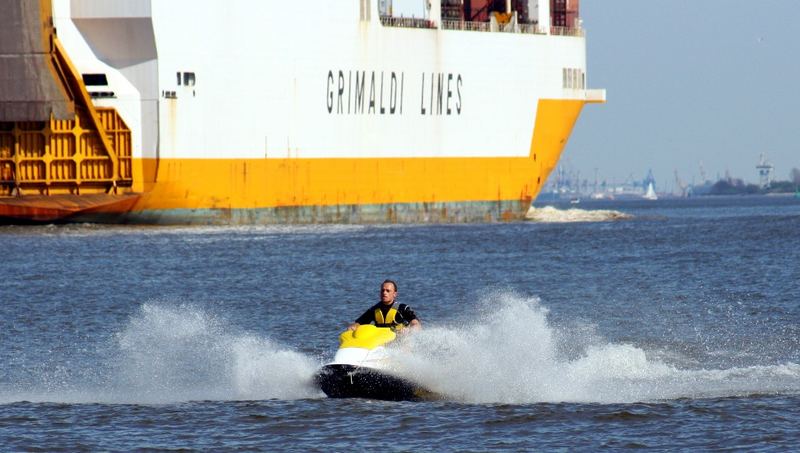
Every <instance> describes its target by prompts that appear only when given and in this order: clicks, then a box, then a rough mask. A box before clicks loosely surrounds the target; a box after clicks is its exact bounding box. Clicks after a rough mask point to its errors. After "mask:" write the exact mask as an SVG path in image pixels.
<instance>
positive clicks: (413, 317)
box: [400, 305, 422, 330]
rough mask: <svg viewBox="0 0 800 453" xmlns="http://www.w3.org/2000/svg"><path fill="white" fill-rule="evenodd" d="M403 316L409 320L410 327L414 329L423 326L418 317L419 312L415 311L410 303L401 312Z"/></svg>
mask: <svg viewBox="0 0 800 453" xmlns="http://www.w3.org/2000/svg"><path fill="white" fill-rule="evenodd" d="M400 315H402V316H403V319H406V320H408V327H409V328H411V329H413V330H419V329H421V328H422V323H421V322H420V321H419V318H417V314H416V313H414V310H412V309H411V307H409V306H408V305H406V306H404V307H403V311H402V312H401V313H400Z"/></svg>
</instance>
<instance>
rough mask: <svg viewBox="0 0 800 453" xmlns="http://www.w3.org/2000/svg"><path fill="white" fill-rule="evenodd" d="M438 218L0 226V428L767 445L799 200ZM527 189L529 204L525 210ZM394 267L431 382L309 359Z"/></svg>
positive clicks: (86, 434)
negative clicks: (374, 390) (411, 393)
mask: <svg viewBox="0 0 800 453" xmlns="http://www.w3.org/2000/svg"><path fill="white" fill-rule="evenodd" d="M570 208H575V207H574V206H569V205H567V206H561V207H558V209H557V210H550V209H536V210H535V211H534V212H536V214H537V215H538V216H539V217H538V218H537V220H538V221H536V222H524V223H511V224H494V225H445V226H418V225H413V226H407V225H406V226H304V227H231V228H218V227H213V228H210V227H209V228H156V227H126V226H111V227H109V226H97V225H71V226H44V227H8V226H7V227H0V241H2V247H3V255H2V256H3V258H4V264H5V265H4V266H3V272H4V278H3V285H2V287H0V301H1V302H0V363H2V364H3V366H2V369H0V445H2V446H3V447H2V449H3V450H40V451H58V450H67V451H75V450H133V449H150V448H153V449H178V448H189V449H204V450H221V449H243V450H258V449H261V450H276V449H280V450H303V451H305V450H326V451H329V450H345V449H351V448H357V449H367V448H385V449H389V450H437V451H438V450H442V449H451V450H473V451H485V450H517V451H519V450H532V449H566V450H575V449H596V448H601V447H610V448H631V447H653V448H659V449H674V448H684V449H688V448H693V449H694V448H715V449H717V448H734V449H746V450H767V449H788V448H793V447H794V446H795V445H797V443H798V442H800V430H798V428H797V426H798V423H800V322H799V321H800V304H799V303H798V300H799V299H798V296H799V295H800V285H798V283H797V282H798V281H800V279H799V277H800V271H799V270H798V269H800V265H798V263H799V262H800V250H799V249H798V244H800V200H796V199H794V198H791V197H755V198H704V199H694V200H676V201H669V200H659V201H656V202H593V203H581V204H580V205H579V209H572V210H571V209H570ZM537 211H538V212H537ZM384 278H394V279H396V280H397V281H398V284H399V295H400V296H399V297H400V300H401V301H402V302H405V303H408V304H410V305H412V307H414V309H415V310H416V311H417V313H418V314H419V315H420V316H421V318H422V320H423V323H424V327H425V328H424V330H423V331H422V332H420V333H419V334H418V335H415V336H413V337H411V338H409V341H408V342H407V344H405V345H404V346H403V348H404V351H405V354H403V355H402V365H403V366H404V368H405V370H406V373H408V374H409V375H410V376H413V377H414V379H416V380H418V381H419V382H422V383H424V384H425V385H426V386H428V387H429V388H431V389H433V390H435V391H437V392H439V393H440V394H442V395H444V399H443V400H441V401H433V402H415V403H412V402H401V403H391V402H381V401H369V400H331V399H327V398H325V397H324V395H322V394H320V392H319V391H318V390H317V389H316V388H315V387H314V386H313V384H312V382H311V376H312V375H313V373H314V372H315V370H316V369H317V367H319V366H320V364H322V363H324V362H325V361H326V360H328V359H330V358H331V357H332V355H333V352H334V349H335V343H336V338H337V335H338V333H339V331H340V330H342V329H343V327H344V326H346V324H347V323H348V322H349V321H351V320H352V319H354V318H355V317H356V316H358V315H359V314H360V313H361V312H362V311H363V310H364V309H365V307H367V306H369V305H370V304H371V303H374V301H375V300H377V297H378V288H379V285H380V282H381V281H382V280H383V279H384Z"/></svg>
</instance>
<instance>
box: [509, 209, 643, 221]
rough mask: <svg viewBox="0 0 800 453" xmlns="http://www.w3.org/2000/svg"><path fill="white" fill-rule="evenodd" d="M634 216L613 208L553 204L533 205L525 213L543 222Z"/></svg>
mask: <svg viewBox="0 0 800 453" xmlns="http://www.w3.org/2000/svg"><path fill="white" fill-rule="evenodd" d="M632 218H633V216H632V215H630V214H625V213H624V212H620V211H613V210H585V209H577V208H571V209H566V210H564V209H557V208H554V207H552V206H544V207H541V208H535V207H533V206H531V207H530V208H529V209H528V212H527V213H526V214H525V219H526V220H530V221H533V222H541V223H571V222H610V221H614V220H627V219H632Z"/></svg>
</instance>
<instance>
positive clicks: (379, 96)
mask: <svg viewBox="0 0 800 453" xmlns="http://www.w3.org/2000/svg"><path fill="white" fill-rule="evenodd" d="M405 80H406V75H405V72H403V71H398V72H395V71H366V70H361V71H358V70H356V71H353V70H347V71H345V70H338V71H334V70H329V71H328V77H327V85H326V87H327V95H326V107H327V110H328V113H331V114H348V115H350V114H380V115H386V114H388V115H395V114H397V115H402V114H403V103H404V102H403V101H404V98H405V93H406V90H405ZM419 80H420V82H419V84H412V85H415V86H416V85H418V86H420V89H419V96H413V97H414V98H418V99H419V100H420V103H419V114H420V115H460V114H461V107H462V102H463V101H462V98H461V89H462V87H463V85H464V79H463V77H462V75H461V74H458V73H452V72H448V73H444V72H439V73H435V72H431V73H425V72H423V73H421V74H419Z"/></svg>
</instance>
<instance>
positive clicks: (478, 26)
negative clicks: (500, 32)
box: [442, 20, 491, 31]
mask: <svg viewBox="0 0 800 453" xmlns="http://www.w3.org/2000/svg"><path fill="white" fill-rule="evenodd" d="M490 25H491V24H489V22H468V21H461V20H443V21H442V28H443V29H445V30H465V31H491V30H490V28H489V27H490Z"/></svg>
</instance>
